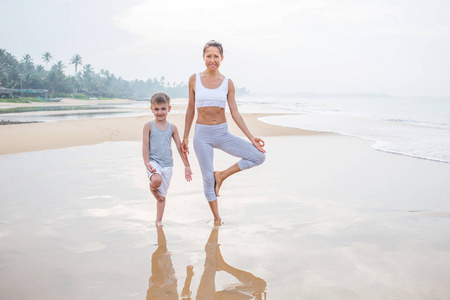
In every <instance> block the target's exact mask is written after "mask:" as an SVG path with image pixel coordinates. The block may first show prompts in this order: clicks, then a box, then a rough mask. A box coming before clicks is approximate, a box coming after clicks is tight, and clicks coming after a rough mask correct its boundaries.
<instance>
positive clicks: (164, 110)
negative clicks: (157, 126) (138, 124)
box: [150, 103, 172, 121]
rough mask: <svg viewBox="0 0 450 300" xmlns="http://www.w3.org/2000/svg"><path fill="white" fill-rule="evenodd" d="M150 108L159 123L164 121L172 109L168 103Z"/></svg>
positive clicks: (157, 104) (156, 104) (153, 105)
mask: <svg viewBox="0 0 450 300" xmlns="http://www.w3.org/2000/svg"><path fill="white" fill-rule="evenodd" d="M150 108H151V109H152V112H153V115H154V116H155V118H156V119H157V120H158V121H164V120H165V119H166V118H167V114H168V113H169V111H170V109H171V108H172V107H171V106H170V105H168V104H167V103H155V104H152V106H151V107H150Z"/></svg>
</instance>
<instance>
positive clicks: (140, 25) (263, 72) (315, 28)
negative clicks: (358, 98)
mask: <svg viewBox="0 0 450 300" xmlns="http://www.w3.org/2000/svg"><path fill="white" fill-rule="evenodd" d="M0 11H2V17H1V18H0V48H2V49H6V50H7V51H8V52H11V53H12V54H13V55H15V56H16V57H17V58H18V59H21V57H22V56H23V55H24V54H27V53H28V54H30V55H31V56H32V58H33V59H34V62H35V63H40V64H43V62H42V59H41V57H42V54H43V53H44V52H46V51H49V52H50V53H51V54H52V55H53V57H54V61H57V60H62V61H63V62H64V63H65V64H66V65H67V66H68V72H67V73H70V74H73V65H69V60H70V58H71V57H72V56H73V55H74V54H80V55H81V57H82V59H83V63H85V64H91V65H92V66H93V67H94V70H95V71H97V72H98V71H100V69H106V70H109V71H110V72H112V73H114V74H115V75H117V76H122V77H123V78H125V79H135V78H138V79H147V78H154V77H158V78H159V77H161V76H165V78H166V80H167V81H170V82H174V81H175V82H181V81H184V82H186V81H187V79H188V77H189V76H190V75H191V74H193V73H195V72H198V71H202V70H203V69H204V65H203V60H202V49H203V45H204V44H205V43H206V42H207V41H208V40H210V39H215V40H218V41H220V42H222V44H223V45H224V48H225V58H224V61H223V63H222V66H221V72H222V73H223V74H225V75H226V76H228V77H230V78H231V79H233V81H234V82H235V85H237V86H238V87H243V86H245V87H247V88H248V89H250V91H251V92H254V93H264V92H270V93H273V92H284V93H295V92H304V93H305V92H316V93H372V92H379V93H388V94H391V95H395V96H422V95H423V96H439V97H450V58H449V57H450V54H449V53H450V1H448V0H441V1H438V0H427V1H424V0H421V1H418V0H371V1H368V0H367V1H364V0H342V1H339V0H228V1H206V0H205V1H204V0H145V1H144V0H115V1H113V0H40V1H30V0H0ZM69 71H70V72H69Z"/></svg>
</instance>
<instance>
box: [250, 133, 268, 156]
mask: <svg viewBox="0 0 450 300" xmlns="http://www.w3.org/2000/svg"><path fill="white" fill-rule="evenodd" d="M250 141H251V142H252V144H253V146H255V147H256V148H257V149H258V150H259V151H261V152H262V153H266V150H264V149H263V147H264V146H265V145H266V143H264V141H263V140H262V139H260V138H258V137H253V138H251V139H250Z"/></svg>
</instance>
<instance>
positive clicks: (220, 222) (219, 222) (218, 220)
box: [214, 218, 223, 226]
mask: <svg viewBox="0 0 450 300" xmlns="http://www.w3.org/2000/svg"><path fill="white" fill-rule="evenodd" d="M222 224H223V222H222V219H221V218H218V219H214V226H221V225H222Z"/></svg>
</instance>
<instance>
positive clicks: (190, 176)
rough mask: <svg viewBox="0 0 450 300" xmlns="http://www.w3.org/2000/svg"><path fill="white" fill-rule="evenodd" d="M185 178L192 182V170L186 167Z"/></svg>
mask: <svg viewBox="0 0 450 300" xmlns="http://www.w3.org/2000/svg"><path fill="white" fill-rule="evenodd" d="M184 178H186V180H187V181H188V182H189V181H191V180H192V171H191V168H189V167H185V168H184Z"/></svg>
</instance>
